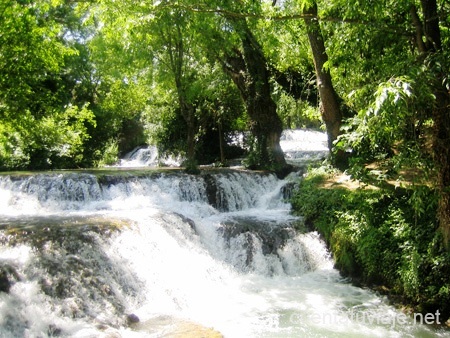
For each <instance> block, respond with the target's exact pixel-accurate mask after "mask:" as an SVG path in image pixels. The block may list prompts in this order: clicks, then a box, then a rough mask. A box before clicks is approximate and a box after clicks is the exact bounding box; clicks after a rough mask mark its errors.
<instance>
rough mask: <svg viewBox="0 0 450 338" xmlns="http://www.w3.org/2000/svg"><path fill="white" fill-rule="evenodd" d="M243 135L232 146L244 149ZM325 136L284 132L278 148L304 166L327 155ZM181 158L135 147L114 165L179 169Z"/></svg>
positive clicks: (321, 134)
mask: <svg viewBox="0 0 450 338" xmlns="http://www.w3.org/2000/svg"><path fill="white" fill-rule="evenodd" d="M243 138H244V137H243V135H242V134H238V135H237V136H236V137H235V138H234V140H233V142H232V144H234V145H238V146H240V147H243V148H245V144H244V142H243ZM327 140H328V139H327V134H326V133H325V132H320V131H315V130H309V129H288V130H284V131H283V133H282V135H281V139H280V146H281V149H282V150H283V152H284V154H285V157H286V160H287V161H288V162H290V163H292V164H304V163H305V162H306V161H312V160H320V159H323V158H325V157H326V156H327V155H328V145H327ZM182 161H183V159H182V158H174V157H171V156H165V157H161V156H160V154H159V153H158V149H157V148H156V147H155V146H153V145H150V146H147V147H137V148H135V149H133V150H132V151H130V152H129V153H127V154H126V155H125V156H124V157H123V158H122V159H121V160H120V161H119V163H118V164H117V165H116V166H117V167H123V168H140V167H159V166H166V167H179V166H180V165H181V163H182Z"/></svg>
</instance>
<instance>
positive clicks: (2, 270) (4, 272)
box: [0, 264, 20, 293]
mask: <svg viewBox="0 0 450 338" xmlns="http://www.w3.org/2000/svg"><path fill="white" fill-rule="evenodd" d="M19 280H20V276H19V274H18V273H17V271H16V269H15V268H14V267H13V266H11V265H9V264H4V265H1V266H0V292H6V293H9V290H10V289H11V286H12V284H13V281H19Z"/></svg>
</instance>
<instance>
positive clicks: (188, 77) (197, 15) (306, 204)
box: [0, 0, 450, 311]
mask: <svg viewBox="0 0 450 338" xmlns="http://www.w3.org/2000/svg"><path fill="white" fill-rule="evenodd" d="M449 47H450V3H449V1H448V0H421V1H419V0H400V1H398V0H386V1H383V2H380V1H378V2H377V1H372V0H360V1H358V2H357V4H355V3H354V2H351V1H347V0H284V1H277V0H261V1H254V0H242V1H223V0H208V1H192V0H177V1H169V0H160V1H134V0H121V1H117V0H97V1H90V0H87V1H66V0H39V1H38V0H20V1H19V0H0V170H3V171H4V170H46V169H76V168H88V167H98V166H102V165H105V164H111V163H114V162H115V161H117V159H118V158H119V157H120V156H121V155H123V154H124V153H125V152H127V151H130V150H131V149H133V148H134V147H136V146H140V145H144V144H153V145H156V146H157V147H158V149H159V152H160V154H162V155H166V154H175V155H182V156H183V157H184V158H185V159H186V162H185V167H186V169H187V170H188V171H189V172H192V173H196V172H198V165H199V164H206V163H217V164H218V165H220V166H226V164H227V160H228V159H230V158H232V157H237V156H243V155H245V156H246V159H245V161H244V164H245V165H246V166H247V167H248V168H252V169H269V170H273V171H275V172H277V173H278V174H279V176H284V175H285V174H286V173H288V171H289V170H290V169H291V168H290V166H289V165H287V163H286V161H285V158H284V155H283V153H282V150H281V147H280V135H281V132H282V130H283V128H297V127H305V126H306V127H314V128H324V129H325V130H326V132H327V134H328V136H329V144H328V146H329V149H330V151H331V154H332V155H331V163H333V165H335V166H336V167H339V168H340V169H345V170H346V171H347V173H348V174H350V175H352V177H353V178H355V179H358V180H360V181H361V182H363V183H364V184H375V185H376V186H378V187H382V189H380V190H361V189H358V190H355V191H347V190H342V189H328V190H327V189H322V188H319V186H318V185H316V184H313V181H314V179H307V180H306V181H305V182H303V183H302V190H301V191H300V192H299V194H298V196H297V197H296V199H295V201H294V204H295V205H296V207H297V209H298V211H299V212H300V213H302V214H304V215H305V216H306V218H307V219H308V220H310V221H312V220H314V222H315V223H316V224H315V226H317V227H318V228H319V229H320V230H321V231H322V232H323V234H324V236H325V237H326V239H327V241H328V242H329V243H330V246H331V247H332V249H333V251H334V254H335V255H336V259H337V264H338V265H339V266H340V267H341V268H342V269H343V271H346V272H347V273H349V274H352V275H361V277H362V279H363V280H364V281H367V282H374V283H375V282H377V283H382V284H386V285H387V286H388V287H389V288H390V289H391V290H393V291H392V292H394V293H396V294H399V295H402V296H403V297H404V298H405V299H408V300H409V302H410V303H412V304H416V305H419V304H420V306H424V307H426V306H428V305H427V304H433V305H430V306H438V305H437V304H438V303H440V302H441V303H442V302H445V301H447V300H448V298H446V297H448V296H447V295H448V292H449V291H448V282H447V281H445V278H447V277H446V276H448V275H449V273H448V264H449V257H448V256H446V254H445V250H447V251H448V250H449V248H450V244H449V241H450V142H449V139H450V80H449V74H450V48H449ZM237 133H244V134H245V135H247V136H248V137H246V140H247V144H246V147H245V150H244V149H239V148H238V147H236V146H235V145H233V144H232V142H231V141H232V139H233V136H234V135H236V134H237ZM411 173H415V175H413V179H412V180H411V179H409V178H408V177H407V176H408V174H411ZM402 175H403V177H402ZM393 177H396V178H399V179H400V181H407V182H409V183H411V184H410V185H408V186H407V187H405V188H402V189H391V188H389V184H390V180H392V178H393ZM418 177H420V179H418ZM324 195H326V196H324ZM298 201H301V203H300V202H298ZM319 205H321V208H320V211H321V214H320V215H315V214H314V212H316V211H318V210H319V209H318V206H319ZM331 221H332V222H331ZM442 243H443V244H442ZM441 245H443V246H441ZM381 258H382V259H383V260H386V264H380V262H381ZM377 263H378V266H377ZM380 265H382V266H380ZM446 269H447V270H446ZM440 278H441V279H442V281H441V282H439V279H440ZM446 283H447V284H446ZM439 306H441V305H439ZM444 308H445V309H447V308H446V307H445V306H444V305H442V309H444ZM445 311H448V310H445Z"/></svg>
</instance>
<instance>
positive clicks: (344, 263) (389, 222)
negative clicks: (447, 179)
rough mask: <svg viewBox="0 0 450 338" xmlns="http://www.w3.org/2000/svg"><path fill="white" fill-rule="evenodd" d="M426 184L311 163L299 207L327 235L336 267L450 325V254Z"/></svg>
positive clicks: (298, 194)
mask: <svg viewBox="0 0 450 338" xmlns="http://www.w3.org/2000/svg"><path fill="white" fill-rule="evenodd" d="M436 201H437V199H436V196H435V192H434V190H433V189H431V188H430V187H428V186H427V185H426V184H423V185H420V186H418V185H414V186H411V185H408V184H401V185H398V186H394V185H392V184H384V185H383V186H381V187H380V186H370V185H364V184H360V183H359V182H357V181H352V180H350V178H349V177H347V176H345V175H343V174H342V173H340V172H338V171H335V170H330V169H327V168H323V167H322V168H318V169H310V170H309V172H308V174H307V175H306V177H305V178H304V179H302V181H301V182H300V183H299V186H298V188H297V189H296V191H295V192H294V194H293V197H292V201H291V202H292V206H293V210H294V212H295V213H297V214H299V215H302V216H303V217H304V222H305V225H306V226H307V227H309V228H312V229H315V230H318V231H319V232H320V234H321V235H322V236H323V238H324V239H325V241H326V243H327V245H328V247H329V249H330V251H331V252H332V254H333V258H334V261H335V264H336V268H337V269H338V270H339V271H340V272H341V274H343V275H344V276H347V277H349V278H351V279H352V281H353V282H354V283H357V284H359V285H363V286H369V287H370V288H372V289H375V290H377V291H380V292H381V293H383V294H386V295H388V296H389V299H391V300H392V302H393V303H395V304H396V305H397V306H399V307H402V308H403V309H404V310H406V311H407V312H410V313H413V312H414V313H422V314H426V313H436V312H437V311H439V313H440V314H441V320H440V321H439V323H436V324H445V322H446V323H447V325H448V324H449V323H450V321H449V320H447V319H448V318H449V317H450V254H449V251H447V250H446V249H445V248H444V247H443V245H442V237H441V234H440V233H439V231H438V230H437V229H438V226H437V222H436V217H435V215H436V211H435V210H436Z"/></svg>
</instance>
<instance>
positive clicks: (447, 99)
mask: <svg viewBox="0 0 450 338" xmlns="http://www.w3.org/2000/svg"><path fill="white" fill-rule="evenodd" d="M421 4H422V11H423V17H424V25H423V32H424V34H425V48H426V49H425V51H426V55H427V56H428V59H429V62H430V64H429V65H428V67H429V69H430V71H432V72H433V76H432V78H433V79H435V82H434V83H433V84H432V85H433V88H434V90H433V91H434V95H435V97H436V102H435V105H434V107H433V108H432V118H433V123H434V127H433V128H434V130H433V157H434V163H435V166H436V168H437V172H438V175H437V188H438V191H439V204H438V220H439V227H440V229H441V231H442V233H443V235H444V243H445V245H446V246H447V247H448V242H449V239H450V93H449V92H448V90H447V89H446V88H445V86H444V85H443V84H444V83H445V81H444V80H445V77H446V76H448V74H444V73H443V72H442V71H441V70H440V69H441V67H440V66H439V62H442V61H444V62H445V61H446V62H448V60H441V61H440V60H439V57H442V55H443V50H442V43H441V36H440V28H439V16H438V13H437V3H436V0H421ZM415 25H416V32H417V30H418V29H417V28H418V25H417V24H415Z"/></svg>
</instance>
